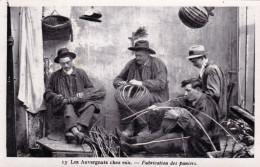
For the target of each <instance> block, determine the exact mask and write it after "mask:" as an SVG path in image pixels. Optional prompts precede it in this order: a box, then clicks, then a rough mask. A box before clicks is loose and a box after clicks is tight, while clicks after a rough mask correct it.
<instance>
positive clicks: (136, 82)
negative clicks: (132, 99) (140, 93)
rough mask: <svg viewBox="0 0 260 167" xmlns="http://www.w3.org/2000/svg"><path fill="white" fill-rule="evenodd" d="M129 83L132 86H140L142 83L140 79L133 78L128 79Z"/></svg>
mask: <svg viewBox="0 0 260 167" xmlns="http://www.w3.org/2000/svg"><path fill="white" fill-rule="evenodd" d="M129 83H130V84H131V85H133V86H142V85H143V83H142V81H137V80H135V79H132V80H131V81H129Z"/></svg>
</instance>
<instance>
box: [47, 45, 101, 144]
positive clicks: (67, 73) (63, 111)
mask: <svg viewBox="0 0 260 167" xmlns="http://www.w3.org/2000/svg"><path fill="white" fill-rule="evenodd" d="M75 57H76V54H75V53H73V52H69V50H68V49H67V48H61V49H59V51H58V54H57V57H56V58H55V59H54V62H55V63H58V64H60V66H61V69H60V70H58V71H56V72H54V73H53V74H52V76H51V78H50V81H49V85H48V87H47V90H46V92H45V94H44V99H45V101H46V102H47V103H48V104H50V106H51V107H52V112H53V113H54V114H56V115H63V120H64V123H65V131H66V134H65V137H66V139H67V142H68V143H71V142H74V141H77V142H79V143H81V142H82V140H83V138H84V137H85V134H86V133H87V131H88V128H89V125H90V123H91V120H92V117H93V113H94V112H95V113H99V107H98V105H97V104H96V103H95V102H92V101H88V102H79V101H77V99H80V98H82V97H83V95H84V93H83V92H84V90H85V89H88V88H93V85H92V83H91V81H90V80H89V77H88V75H87V74H86V72H85V71H84V70H82V69H79V68H76V67H74V66H73V59H75ZM75 97H77V98H75Z"/></svg>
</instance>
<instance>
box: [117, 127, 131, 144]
mask: <svg viewBox="0 0 260 167" xmlns="http://www.w3.org/2000/svg"><path fill="white" fill-rule="evenodd" d="M115 131H116V136H117V138H118V139H119V140H120V142H122V141H124V142H126V143H129V144H134V143H136V139H135V138H133V137H126V136H124V135H123V134H122V132H121V131H120V130H119V129H118V128H116V129H115Z"/></svg>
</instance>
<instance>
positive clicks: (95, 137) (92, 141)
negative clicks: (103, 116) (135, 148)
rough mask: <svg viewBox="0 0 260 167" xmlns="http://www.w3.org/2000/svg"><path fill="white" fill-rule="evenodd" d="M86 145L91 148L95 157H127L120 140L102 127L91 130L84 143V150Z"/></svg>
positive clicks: (94, 127)
mask: <svg viewBox="0 0 260 167" xmlns="http://www.w3.org/2000/svg"><path fill="white" fill-rule="evenodd" d="M84 144H88V145H89V146H90V147H91V149H92V151H93V154H94V157H127V155H126V153H125V151H124V150H123V149H122V147H121V145H120V143H119V140H118V138H117V137H116V136H114V135H113V134H112V133H110V132H107V131H106V130H105V129H104V128H103V127H100V126H93V127H92V128H91V130H90V131H89V136H86V137H85V140H84V141H83V144H82V147H83V148H84Z"/></svg>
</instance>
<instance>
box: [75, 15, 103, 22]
mask: <svg viewBox="0 0 260 167" xmlns="http://www.w3.org/2000/svg"><path fill="white" fill-rule="evenodd" d="M79 18H80V19H82V20H88V21H93V22H102V21H101V20H99V19H97V18H93V17H89V16H86V15H83V16H80V17H79Z"/></svg>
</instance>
